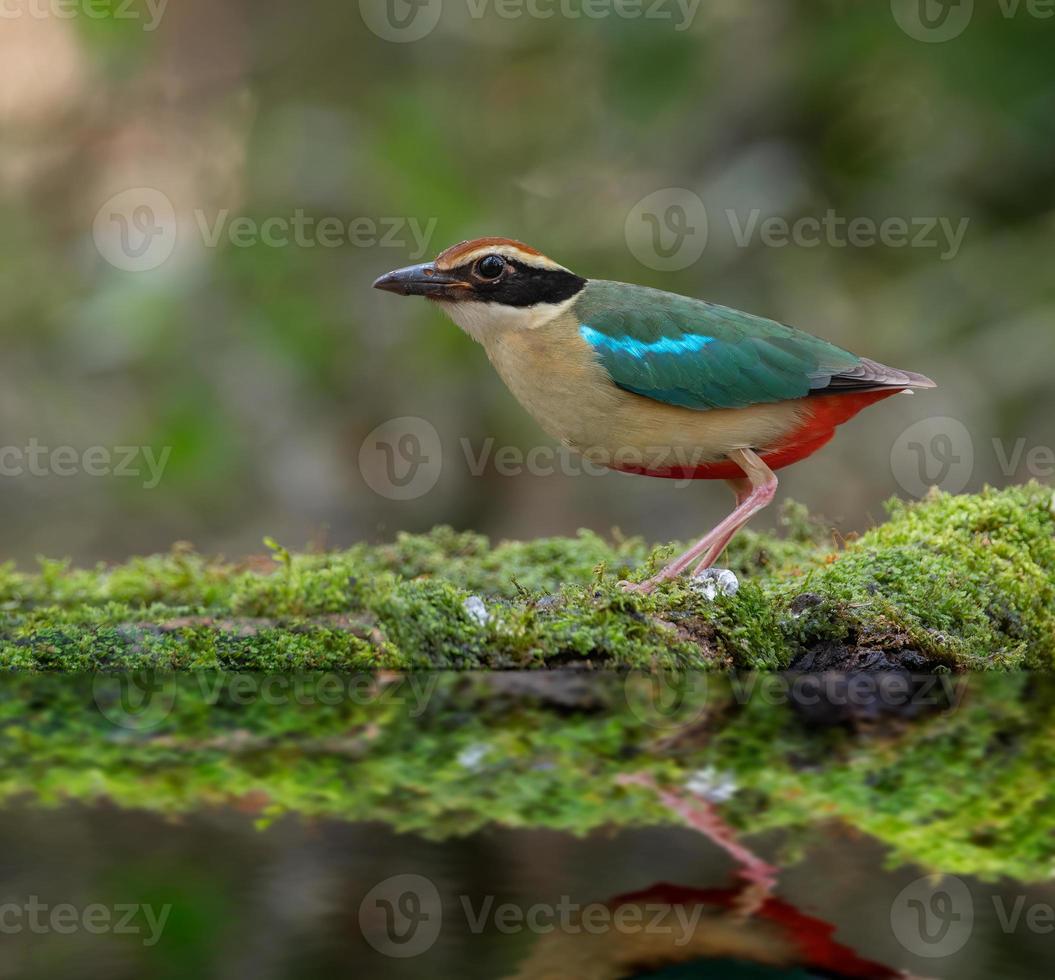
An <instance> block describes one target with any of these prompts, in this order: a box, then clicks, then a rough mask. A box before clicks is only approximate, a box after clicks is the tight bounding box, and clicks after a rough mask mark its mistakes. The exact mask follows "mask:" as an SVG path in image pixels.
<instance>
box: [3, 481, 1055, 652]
mask: <svg viewBox="0 0 1055 980" xmlns="http://www.w3.org/2000/svg"><path fill="white" fill-rule="evenodd" d="M783 524H784V527H785V530H784V533H783V534H782V535H779V536H772V535H763V534H758V533H754V532H751V531H745V532H743V533H742V534H741V535H739V536H738V537H737V538H736V539H735V540H734V542H733V544H732V545H731V546H730V549H729V551H728V553H727V555H726V556H725V559H724V560H723V563H724V564H726V565H728V566H729V567H731V568H732V569H733V570H734V571H736V572H737V574H738V575H739V576H740V577H741V580H742V587H741V589H740V591H739V592H738V593H737V594H736V595H735V596H732V597H724V598H720V599H718V600H717V601H708V600H706V599H705V598H703V597H702V596H701V595H700V594H698V592H696V591H694V590H693V588H691V586H690V585H689V584H687V583H686V582H685V581H684V580H682V581H678V582H674V583H670V584H669V585H667V586H665V587H664V588H663V589H661V590H659V591H658V592H657V593H656V594H655V595H653V596H650V597H641V596H628V595H626V594H624V593H623V592H621V591H620V590H619V588H618V586H617V582H618V580H619V579H620V578H624V577H630V578H642V577H644V576H646V575H648V574H649V573H650V572H651V571H653V570H655V569H656V568H658V567H660V566H661V565H662V563H663V562H664V561H665V560H667V558H669V556H670V555H671V554H673V553H674V546H672V545H668V546H664V547H662V548H654V549H651V550H650V549H648V548H647V547H646V546H645V545H644V544H643V543H642V542H641V541H640V540H638V539H630V540H618V541H615V542H608V541H605V540H604V539H602V538H601V537H599V536H598V535H596V534H592V533H589V532H581V533H580V534H579V536H578V537H576V538H572V539H543V540H538V541H532V542H523V543H520V542H503V543H500V544H497V545H493V546H492V545H491V544H490V543H489V542H488V541H487V539H486V538H484V537H483V536H481V535H479V534H474V533H471V532H457V531H453V530H451V529H450V528H437V529H435V530H434V531H432V532H431V533H429V534H425V535H409V534H401V535H399V537H398V538H397V539H396V541H395V542H394V543H391V544H385V545H379V546H368V545H365V544H362V545H357V546H355V547H353V548H351V549H349V550H347V551H341V552H333V553H325V554H290V553H289V552H288V551H286V550H285V549H283V548H281V547H280V546H278V545H276V544H274V543H273V542H269V546H270V548H271V555H270V557H267V558H260V559H254V560H252V561H250V562H247V563H243V564H229V563H222V562H217V561H213V560H210V559H207V558H205V557H202V556H200V555H196V554H193V553H191V552H189V551H188V550H186V549H185V548H182V547H180V548H176V549H174V550H173V551H172V552H171V553H170V554H168V555H159V556H151V557H147V558H136V559H133V560H131V561H129V562H128V563H126V564H123V565H118V566H114V567H103V566H100V567H98V568H96V569H92V570H83V569H73V568H70V567H69V565H68V564H67V563H65V562H55V561H46V562H42V563H41V567H40V569H39V571H38V572H37V573H36V574H23V573H20V572H18V571H16V570H15V569H14V568H12V567H11V566H3V567H0V663H2V664H3V665H5V666H8V667H12V668H23V669H34V668H35V669H44V670H61V669H66V670H81V669H107V668H112V669H118V668H128V667H138V666H144V665H158V666H170V667H174V668H181V669H182V668H196V667H215V666H221V667H239V668H245V669H263V670H270V669H275V668H276V667H284V668H288V669H294V668H314V667H317V666H321V667H329V666H333V665H339V664H342V663H343V664H344V665H346V666H349V667H369V666H373V667H393V668H405V667H416V668H427V667H457V668H469V667H480V666H486V667H525V666H546V665H575V664H579V665H589V666H595V667H596V666H615V665H622V666H667V667H690V666H693V667H715V666H717V667H730V666H732V667H749V668H765V669H773V668H784V667H787V666H800V667H807V668H808V667H817V668H820V667H839V666H843V667H846V666H854V667H856V666H870V667H875V666H908V667H913V668H928V667H929V668H934V667H942V666H944V667H948V668H951V669H975V668H997V669H1007V668H1013V667H1021V666H1025V667H1043V668H1050V667H1052V666H1055V538H1053V532H1055V521H1053V517H1052V501H1051V490H1050V488H1046V487H1043V486H1041V485H1039V484H1035V483H1034V484H1029V485H1026V486H1021V487H1011V488H1008V489H1005V490H1000V491H996V490H986V491H984V492H983V493H981V494H978V495H975V496H963V497H951V496H947V495H941V494H936V495H934V496H932V497H930V498H928V499H927V500H925V501H922V502H920V503H918V504H912V505H907V504H902V503H894V504H892V505H891V509H890V520H889V521H888V522H887V523H886V524H884V525H882V526H880V527H877V528H874V529H873V530H871V531H869V532H868V533H867V534H865V535H864V536H862V537H861V538H860V539H858V540H856V541H854V542H851V543H850V544H848V545H846V546H845V547H843V548H841V549H836V548H835V547H834V546H833V545H832V544H831V543H830V541H829V540H828V537H829V536H828V535H827V534H826V532H825V529H824V528H823V526H821V525H819V524H818V523H817V522H815V521H812V520H811V519H809V517H808V515H806V513H805V511H804V510H803V509H802V508H801V507H798V506H796V505H787V506H786V507H785V509H784V516H783ZM473 597H476V598H478V599H479V600H481V601H482V603H483V606H482V608H481V607H479V606H477V605H475V600H474V599H473ZM470 600H473V601H472V602H470ZM467 603H468V605H467ZM471 610H472V611H471Z"/></svg>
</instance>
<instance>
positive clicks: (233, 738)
mask: <svg viewBox="0 0 1055 980" xmlns="http://www.w3.org/2000/svg"><path fill="white" fill-rule="evenodd" d="M0 714H2V719H3V723H2V732H3V737H2V741H0V745H2V749H0V752H2V755H0V762H2V767H0V794H2V796H3V797H5V798H15V797H24V796H28V797H30V798H32V799H33V800H35V801H38V802H39V803H41V804H44V805H57V804H61V803H62V802H64V801H67V800H76V801H96V800H108V801H112V802H113V803H115V804H117V805H119V806H122V807H138V808H145V809H148V810H153V811H160V812H164V813H181V812H190V811H195V810H198V809H202V808H207V807H214V806H227V807H234V808H237V809H240V810H243V811H246V812H248V813H251V814H253V815H255V816H256V817H257V818H258V819H259V821H260V822H261V823H263V824H266V823H268V822H269V821H272V820H274V819H275V818H277V817H278V816H280V815H283V814H287V813H292V814H299V815H302V816H304V817H317V816H318V817H330V818H337V819H341V820H346V821H382V822H384V823H386V824H389V825H391V826H392V827H394V828H396V829H397V830H400V831H413V832H415V833H418V834H421V835H424V836H426V837H429V838H434V839H445V838H449V837H452V836H462V835H466V834H469V833H472V832H473V831H474V830H476V829H478V828H481V827H483V826H485V825H489V824H497V825H502V826H506V827H513V828H539V829H542V828H546V829H554V830H563V831H570V832H573V833H576V834H585V833H587V832H589V831H591V830H593V829H596V828H600V827H604V826H613V827H638V826H645V825H657V824H660V825H662V824H667V825H669V824H671V823H672V822H674V820H675V818H674V817H672V815H671V814H670V812H669V811H668V810H667V809H665V808H664V807H663V806H662V805H661V804H660V803H659V802H658V801H657V799H656V797H655V794H654V793H650V792H648V791H647V790H645V789H643V788H641V787H638V786H627V785H624V783H625V777H626V776H627V775H633V774H635V773H639V774H641V773H644V774H648V775H650V776H651V777H653V778H654V779H655V781H656V782H657V784H659V785H661V786H670V787H675V788H677V789H679V791H685V792H691V793H695V794H697V795H701V796H703V797H705V798H707V799H710V800H712V801H713V802H714V803H715V805H716V806H717V807H718V809H719V810H720V812H721V814H722V816H723V817H724V819H725V820H726V821H728V822H729V823H730V824H731V825H732V826H733V827H735V828H737V829H738V831H739V832H740V833H741V834H742V835H752V834H756V833H759V832H761V831H765V830H774V829H779V830H782V831H784V832H785V834H784V838H785V853H784V855H783V861H784V862H785V863H793V862H794V860H795V857H796V854H797V853H798V852H799V850H800V849H801V847H803V846H805V845H806V844H808V843H809V841H810V839H811V835H813V834H816V833H823V831H824V828H825V826H826V825H827V824H828V823H829V822H830V821H833V820H838V821H842V822H843V823H844V824H846V825H848V826H850V827H851V828H854V829H856V830H859V831H861V832H863V833H865V834H868V835H870V836H871V837H874V838H877V839H878V840H880V841H882V842H884V843H885V844H886V845H887V847H888V848H889V854H890V860H891V861H892V862H894V863H900V862H914V863H915V864H918V865H920V866H921V867H923V868H925V869H927V870H931V871H934V872H944V873H957V874H971V875H976V876H979V877H981V878H985V879H995V878H997V877H999V876H1004V875H1006V876H1010V877H1013V878H1016V879H1020V880H1023V881H1039V880H1043V879H1046V878H1048V877H1050V876H1051V874H1052V871H1053V870H1055V839H1053V837H1052V834H1051V832H1050V826H1051V822H1052V811H1053V792H1055V791H1053V789H1052V786H1053V785H1055V781H1053V779H1052V776H1053V773H1052V768H1053V763H1052V759H1053V758H1055V751H1053V750H1055V681H1052V680H1050V679H1047V678H1044V677H1029V676H1026V675H1021V674H1016V675H986V676H984V677H983V676H973V677H969V678H958V679H956V680H955V681H953V680H952V679H950V678H949V677H948V676H946V677H945V678H944V679H943V678H941V677H937V678H935V677H929V678H915V679H914V680H910V678H909V676H908V675H885V674H879V675H869V676H865V675H857V676H855V677H851V678H846V677H840V676H838V675H824V676H823V677H820V678H818V677H816V676H813V677H810V676H807V675H798V676H796V675H787V676H785V677H778V676H776V675H745V676H742V677H716V676H713V675H706V674H701V673H695V674H685V675H680V676H664V675H647V674H643V673H642V674H638V673H631V674H629V675H615V674H594V675H591V676H589V677H584V676H582V675H577V674H569V673H545V674H536V673H531V674H526V673H507V674H499V675H495V674H475V673H474V674H452V673H447V674H411V675H397V674H385V675H378V676H374V675H347V674H344V675H338V674H311V675H287V676H274V675H272V676H264V675H248V674H224V673H217V672H201V673H196V674H132V675H124V676H107V675H96V676H94V677H90V676H86V675H82V676H78V677H72V678H71V677H55V676H39V675H37V676H28V675H27V676H23V677H16V676H10V675H9V676H8V677H6V678H5V679H4V683H3V686H2V697H0Z"/></svg>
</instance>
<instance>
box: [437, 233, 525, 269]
mask: <svg viewBox="0 0 1055 980" xmlns="http://www.w3.org/2000/svg"><path fill="white" fill-rule="evenodd" d="M503 245H504V246H510V247H512V248H515V249H517V250H518V251H521V252H523V253H524V254H525V255H538V256H540V257H541V258H545V256H544V255H542V253H541V252H540V251H539V250H538V249H537V248H532V247H531V246H530V245H525V244H524V243H523V242H518V241H516V239H513V238H474V239H472V240H471V241H467V242H458V244H457V245H452V246H451V247H450V248H445V249H444V250H443V251H442V252H440V254H439V255H437V256H436V263H435V264H436V266H438V267H439V268H441V269H453V268H454V267H455V266H456V265H458V264H459V263H460V260H461V259H462V258H463V257H464V256H466V255H469V254H470V253H472V252H475V251H476V250H477V249H480V248H497V247H499V246H503Z"/></svg>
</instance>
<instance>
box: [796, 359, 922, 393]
mask: <svg viewBox="0 0 1055 980" xmlns="http://www.w3.org/2000/svg"><path fill="white" fill-rule="evenodd" d="M937 387H938V386H937V385H936V384H935V383H934V382H933V381H931V379H930V378H928V377H927V376H926V375H923V374H916V372H915V371H899V370H898V369H897V368H892V367H887V366H886V365H885V364H880V363H879V362H878V361H872V360H869V359H868V358H867V357H862V358H861V360H860V363H859V364H858V365H857V366H856V367H854V368H851V369H850V370H849V371H840V372H839V373H838V374H835V375H832V380H831V383H830V384H829V385H828V387H826V388H821V389H818V390H816V391H815V392H814V393H815V394H818V395H826V394H835V393H836V392H844V391H845V392H850V391H882V390H883V389H886V388H937Z"/></svg>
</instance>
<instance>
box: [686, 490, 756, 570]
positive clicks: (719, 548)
mask: <svg viewBox="0 0 1055 980" xmlns="http://www.w3.org/2000/svg"><path fill="white" fill-rule="evenodd" d="M725 482H726V483H728V484H729V488H730V489H731V490H732V491H733V494H734V495H735V496H736V509H739V508H740V507H743V506H744V504H745V503H747V498H748V497H750V496H751V481H750V480H726V481H725ZM738 530H739V528H736V529H734V530H732V531H730V532H729V533H728V534H726V535H725V536H724V537H723V538H721V539H720V540H718V541H715V542H714V544H713V545H712V546H711V547H710V548H709V549H708V551H707V553H706V554H705V555H704V556H703V557H702V558H701V559H700V560H699V561H698V562H697V563H696V567H695V568H694V569H693V570H692V574H693V575H696V574H698V573H699V572H702V571H703V570H704V569H706V568H710V567H711V566H712V565H713V564H714V563H715V562H716V561H718V559H719V558H721V556H722V552H723V551H725V549H726V548H727V547H728V546H729V542H730V541H732V540H733V538H734V537H736V532H737V531H738Z"/></svg>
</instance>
